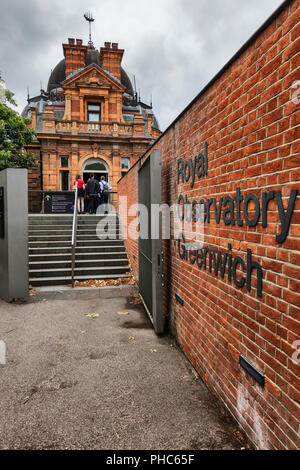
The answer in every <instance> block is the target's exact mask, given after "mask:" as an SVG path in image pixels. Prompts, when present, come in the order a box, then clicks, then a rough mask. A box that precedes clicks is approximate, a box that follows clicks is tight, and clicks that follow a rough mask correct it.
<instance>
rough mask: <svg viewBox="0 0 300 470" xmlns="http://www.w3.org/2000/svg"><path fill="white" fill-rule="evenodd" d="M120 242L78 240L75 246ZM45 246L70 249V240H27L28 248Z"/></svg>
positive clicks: (107, 244)
mask: <svg viewBox="0 0 300 470" xmlns="http://www.w3.org/2000/svg"><path fill="white" fill-rule="evenodd" d="M121 243H122V241H121V240H109V239H108V240H99V239H97V240H85V241H82V240H79V241H78V242H77V248H78V247H89V248H91V247H102V246H103V247H106V246H114V245H120V244H121ZM47 247H49V248H50V247H53V248H57V247H59V248H62V249H66V248H70V249H71V243H70V241H63V240H60V241H49V240H47V241H30V242H29V248H30V249H31V248H47Z"/></svg>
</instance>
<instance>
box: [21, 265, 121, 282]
mask: <svg viewBox="0 0 300 470" xmlns="http://www.w3.org/2000/svg"><path fill="white" fill-rule="evenodd" d="M128 271H129V266H128V265H127V266H103V267H101V266H100V267H99V266H98V267H93V268H84V267H81V268H75V274H76V276H88V279H94V276H97V275H101V274H115V275H116V274H119V273H120V274H126V273H127V272H128ZM50 274H53V275H54V276H55V277H60V276H68V275H70V274H71V268H70V269H68V268H56V269H29V277H30V278H35V277H48V275H50Z"/></svg>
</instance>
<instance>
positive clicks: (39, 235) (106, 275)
mask: <svg viewBox="0 0 300 470" xmlns="http://www.w3.org/2000/svg"><path fill="white" fill-rule="evenodd" d="M106 217H109V218H112V217H113V218H114V219H110V220H111V221H113V220H114V222H115V224H116V225H115V226H116V231H115V232H116V233H115V234H113V238H111V237H110V238H109V239H105V240H100V239H99V238H98V237H97V235H96V227H97V224H98V222H99V221H100V220H101V219H103V216H102V217H101V216H96V215H95V216H92V215H79V216H78V226H77V244H76V254H75V280H77V281H86V280H90V279H97V280H98V279H104V280H108V279H117V278H124V277H129V274H128V272H129V269H130V268H129V265H128V259H127V254H126V251H125V246H124V243H123V240H119V239H118V234H119V222H118V219H116V216H115V215H111V216H110V215H109V216H106ZM72 220H73V218H72V216H71V215H70V216H69V215H64V216H62V215H58V216H56V215H29V225H28V230H29V233H28V235H29V283H30V285H32V286H55V285H63V284H64V285H67V284H70V283H71V280H72V279H71V266H72V264H71V259H72V252H71V239H72ZM108 230H110V229H108ZM108 234H112V232H111V230H110V231H108Z"/></svg>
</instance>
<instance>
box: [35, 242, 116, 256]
mask: <svg viewBox="0 0 300 470" xmlns="http://www.w3.org/2000/svg"><path fill="white" fill-rule="evenodd" d="M112 248H113V251H114V252H116V251H118V252H120V253H122V252H125V246H124V245H123V244H122V245H121V244H120V245H113V246H111V245H107V246H100V247H99V246H88V247H84V246H83V247H76V250H75V252H76V254H77V253H79V254H81V253H88V254H91V253H92V254H96V253H106V252H110V251H111V250H112ZM62 252H64V254H66V255H67V254H69V253H70V254H71V252H72V250H71V247H70V246H69V247H67V248H66V247H61V246H58V247H51V246H50V247H49V246H48V247H44V248H29V256H31V255H34V254H35V255H48V254H50V255H51V254H53V255H56V254H60V253H62Z"/></svg>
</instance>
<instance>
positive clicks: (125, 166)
mask: <svg viewBox="0 0 300 470" xmlns="http://www.w3.org/2000/svg"><path fill="white" fill-rule="evenodd" d="M121 168H122V170H129V168H130V159H129V158H126V157H123V158H121Z"/></svg>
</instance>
